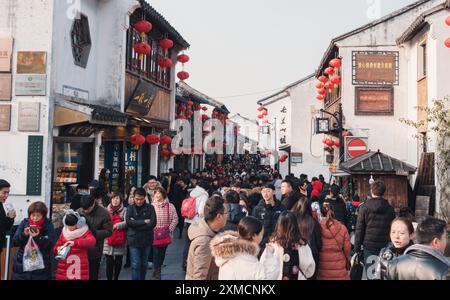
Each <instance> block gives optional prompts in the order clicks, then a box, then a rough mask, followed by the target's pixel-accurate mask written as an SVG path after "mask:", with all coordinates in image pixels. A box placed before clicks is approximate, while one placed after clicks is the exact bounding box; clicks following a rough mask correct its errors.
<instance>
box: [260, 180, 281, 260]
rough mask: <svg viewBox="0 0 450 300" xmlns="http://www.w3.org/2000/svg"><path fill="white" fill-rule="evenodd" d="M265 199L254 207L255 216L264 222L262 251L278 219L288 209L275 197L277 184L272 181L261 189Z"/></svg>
mask: <svg viewBox="0 0 450 300" xmlns="http://www.w3.org/2000/svg"><path fill="white" fill-rule="evenodd" d="M261 193H262V197H263V199H262V200H261V201H260V202H259V204H258V205H257V206H256V207H255V208H254V209H253V212H252V214H253V217H255V218H257V219H258V220H260V221H261V222H263V224H264V237H263V240H262V241H261V244H260V247H261V253H262V251H264V248H265V246H266V244H267V242H268V240H269V237H270V236H271V235H272V233H273V231H274V229H275V225H276V224H277V220H278V218H279V216H280V215H281V213H282V212H283V211H285V210H286V208H285V207H284V206H283V205H282V204H281V202H280V201H278V200H276V199H275V186H274V185H273V184H271V183H267V184H266V185H265V186H264V188H263V189H262V191H261Z"/></svg>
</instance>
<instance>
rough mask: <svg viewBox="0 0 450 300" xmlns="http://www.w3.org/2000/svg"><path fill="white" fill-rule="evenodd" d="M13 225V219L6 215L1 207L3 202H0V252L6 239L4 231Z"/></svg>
mask: <svg viewBox="0 0 450 300" xmlns="http://www.w3.org/2000/svg"><path fill="white" fill-rule="evenodd" d="M13 225H14V219H11V218H8V217H7V216H6V211H5V209H4V208H3V204H2V203H0V252H1V251H2V249H3V246H4V244H5V241H6V233H7V232H8V231H9V230H10V229H11V227H12V226H13Z"/></svg>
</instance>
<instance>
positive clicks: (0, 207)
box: [0, 179, 16, 266]
mask: <svg viewBox="0 0 450 300" xmlns="http://www.w3.org/2000/svg"><path fill="white" fill-rule="evenodd" d="M10 190H11V185H10V184H9V183H8V182H7V181H6V180H3V179H0V257H1V255H2V251H3V247H4V245H5V241H6V233H7V232H8V231H9V230H11V227H12V226H13V225H14V219H15V218H16V211H15V210H14V209H13V208H12V206H10V205H7V204H5V203H6V200H7V199H8V196H9V192H10ZM8 206H9V209H8ZM0 266H1V261H0Z"/></svg>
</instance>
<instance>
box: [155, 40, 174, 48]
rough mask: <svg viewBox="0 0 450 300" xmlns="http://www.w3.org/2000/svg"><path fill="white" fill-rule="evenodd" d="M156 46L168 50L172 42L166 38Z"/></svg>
mask: <svg viewBox="0 0 450 300" xmlns="http://www.w3.org/2000/svg"><path fill="white" fill-rule="evenodd" d="M158 44H159V46H160V47H161V48H163V49H170V48H172V47H173V41H172V40H171V39H167V38H165V39H163V40H160V41H159V43H158Z"/></svg>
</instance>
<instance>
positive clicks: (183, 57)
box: [177, 54, 190, 64]
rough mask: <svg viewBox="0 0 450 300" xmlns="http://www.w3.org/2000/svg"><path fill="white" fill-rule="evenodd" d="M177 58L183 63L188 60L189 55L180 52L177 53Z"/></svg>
mask: <svg viewBox="0 0 450 300" xmlns="http://www.w3.org/2000/svg"><path fill="white" fill-rule="evenodd" d="M177 60H178V61H179V62H180V63H182V64H185V63H187V62H188V61H189V60H190V57H189V56H188V55H186V54H181V55H178V57H177Z"/></svg>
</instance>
